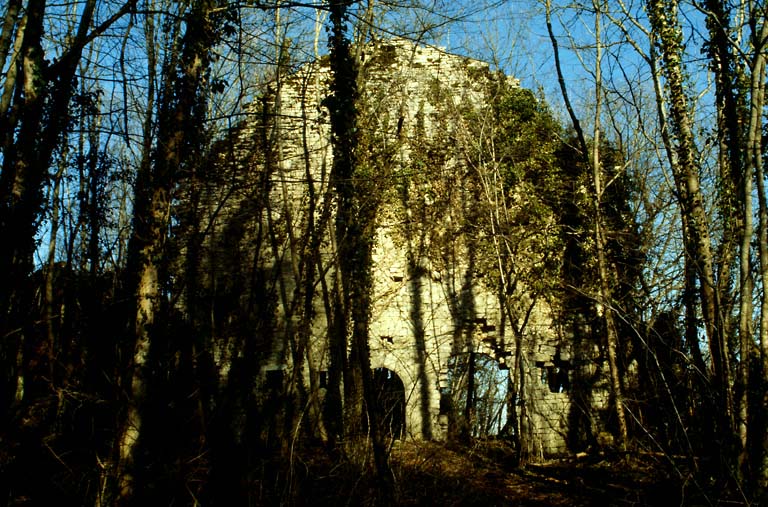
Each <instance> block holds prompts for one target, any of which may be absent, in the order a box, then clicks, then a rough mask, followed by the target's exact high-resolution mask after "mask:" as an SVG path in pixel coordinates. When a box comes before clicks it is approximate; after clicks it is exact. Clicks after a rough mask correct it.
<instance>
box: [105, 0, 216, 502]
mask: <svg viewBox="0 0 768 507" xmlns="http://www.w3.org/2000/svg"><path fill="white" fill-rule="evenodd" d="M218 7H219V5H218V2H217V1H216V0H197V1H195V2H194V3H193V5H192V6H191V7H190V9H189V10H188V11H187V12H185V13H183V14H182V16H180V17H179V22H180V20H181V19H182V18H184V19H185V21H186V30H185V32H184V35H183V37H181V39H178V40H176V42H175V44H174V47H173V48H171V50H170V51H171V52H170V55H169V58H170V60H169V61H168V63H167V66H166V74H165V75H164V76H163V82H164V93H163V101H162V102H160V103H159V113H158V139H157V144H156V147H155V150H154V153H153V156H152V157H151V160H150V159H149V158H145V160H144V162H143V164H142V168H141V172H140V174H139V175H138V177H137V181H136V188H135V204H134V212H133V217H134V218H133V234H132V237H131V242H130V245H129V253H128V257H129V258H128V276H129V277H130V281H129V283H128V290H129V291H130V293H131V295H132V297H133V298H134V301H135V306H134V310H133V311H132V315H131V318H132V319H133V322H131V323H130V325H131V329H132V338H133V354H132V362H131V374H130V385H129V386H126V387H127V391H128V392H129V395H130V398H129V403H128V408H127V413H126V417H125V420H124V422H123V427H122V428H121V431H120V434H119V437H118V443H117V445H118V456H119V457H118V470H117V492H116V497H117V503H118V504H120V505H123V504H126V503H128V502H130V501H131V499H132V497H133V495H134V493H135V489H136V483H135V479H136V478H135V472H136V470H135V466H136V463H135V460H136V451H137V444H138V442H139V439H140V437H141V434H142V411H143V408H144V406H143V405H144V402H145V400H146V397H147V388H148V381H149V380H150V378H149V377H150V369H149V366H150V365H149V356H150V351H151V349H152V348H153V347H157V346H158V345H159V344H157V343H154V342H153V336H155V334H156V331H157V329H158V328H159V326H161V320H160V319H161V317H162V316H161V315H160V314H159V313H158V312H159V310H160V308H161V306H160V305H161V296H162V295H161V265H162V263H163V259H164V257H165V243H166V235H167V228H168V223H169V219H170V204H171V195H172V192H173V190H174V188H175V185H176V184H177V182H178V181H179V178H180V174H181V170H182V168H184V167H187V166H188V165H190V164H194V163H195V157H196V155H195V150H199V149H200V146H199V145H198V144H197V143H198V142H199V141H200V139H199V138H198V133H199V132H200V131H201V130H202V128H203V126H202V120H203V118H202V116H201V115H202V114H203V112H204V111H205V108H204V107H200V105H201V102H202V101H204V100H205V97H204V96H203V95H202V94H201V91H203V90H204V83H205V80H204V78H205V77H206V73H207V72H208V69H209V65H210V63H211V55H210V51H211V48H212V46H213V44H214V42H215V38H216V34H217V31H218V30H219V28H220V27H218V26H216V25H215V23H216V20H217V17H216V16H214V15H213V14H214V12H215V10H216V9H217V8H218ZM151 17H152V15H151V14H150V18H151ZM177 26H179V25H177ZM152 35H153V34H152V33H148V34H147V38H148V39H151V38H152ZM150 63H151V62H150ZM148 114H149V113H148ZM147 122H148V124H149V117H148V120H147ZM148 130H149V129H146V130H145V135H147V134H149V132H148ZM150 139H151V138H149V137H148V138H145V140H144V141H145V143H148V142H150ZM148 146H149V145H148V144H145V148H148ZM190 146H191V147H192V150H190V149H189V147H190ZM145 156H147V152H146V151H145Z"/></svg>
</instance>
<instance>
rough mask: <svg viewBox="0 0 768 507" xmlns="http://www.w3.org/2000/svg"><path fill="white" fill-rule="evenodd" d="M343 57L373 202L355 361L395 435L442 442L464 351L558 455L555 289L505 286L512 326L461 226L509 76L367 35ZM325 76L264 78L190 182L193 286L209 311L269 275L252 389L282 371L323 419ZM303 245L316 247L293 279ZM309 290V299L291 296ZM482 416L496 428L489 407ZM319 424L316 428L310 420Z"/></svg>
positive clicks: (222, 353)
mask: <svg viewBox="0 0 768 507" xmlns="http://www.w3.org/2000/svg"><path fill="white" fill-rule="evenodd" d="M358 56H359V60H360V79H359V82H360V88H361V101H360V106H359V109H360V114H361V120H360V128H361V130H362V134H361V138H362V144H363V146H364V147H365V152H364V153H363V154H362V159H363V161H364V163H365V164H366V167H367V168H368V171H369V172H370V175H371V176H370V177H371V178H373V179H375V181H376V185H375V187H376V188H379V189H380V190H381V195H379V196H375V198H377V199H380V202H381V203H382V204H381V205H380V209H379V212H378V215H377V228H376V233H375V237H376V243H375V250H374V256H373V260H374V267H373V268H374V276H375V280H374V294H373V301H374V303H373V311H372V315H371V326H370V348H371V367H372V368H373V369H374V372H375V376H376V379H377V382H378V383H379V385H380V386H382V393H383V394H382V396H385V397H387V399H388V401H386V403H385V404H386V407H387V408H388V410H389V411H390V414H389V421H390V424H391V425H392V426H393V433H394V434H395V435H396V436H398V435H404V436H407V437H412V438H429V439H442V438H445V437H446V436H447V434H448V432H449V430H450V425H451V423H452V421H451V418H450V413H451V410H453V411H454V412H455V411H457V410H458V409H459V408H460V407H459V408H457V407H453V409H451V407H450V405H451V403H452V402H453V403H454V404H455V402H456V399H457V398H456V391H457V390H460V389H464V388H465V387H462V386H466V376H467V371H470V372H471V371H473V370H472V369H469V370H468V369H467V366H466V364H467V363H466V361H467V359H466V358H472V360H473V361H474V360H475V358H476V357H478V356H481V355H482V357H483V358H486V361H487V362H488V361H489V362H490V363H492V364H493V365H494V366H495V367H496V368H498V369H499V370H500V371H502V372H503V373H504V374H505V376H503V377H498V378H503V379H505V380H504V381H502V383H503V382H507V381H508V380H507V379H511V382H512V383H513V384H515V385H516V392H517V398H518V399H517V400H516V399H512V400H507V402H505V403H506V405H507V406H506V407H505V408H504V412H503V413H504V417H506V414H508V410H509V407H512V406H517V409H516V410H517V415H518V417H520V418H521V428H519V429H518V430H517V431H525V432H527V434H528V436H529V439H530V440H531V441H533V449H534V452H539V453H542V454H551V453H559V452H563V451H565V450H566V442H567V438H568V431H569V427H568V425H569V415H570V413H571V411H572V409H573V407H572V401H571V397H570V395H569V393H568V390H569V387H570V386H569V371H570V370H571V369H572V368H574V367H575V365H576V363H577V361H575V360H574V354H575V353H576V351H574V350H573V347H572V346H571V341H570V340H569V339H568V338H566V337H565V336H564V333H563V331H562V330H561V329H559V327H558V325H557V323H556V315H557V313H558V312H559V311H560V310H559V308H557V301H553V300H551V299H550V300H545V299H541V300H538V299H536V298H535V297H533V296H528V295H526V289H525V287H524V286H522V285H521V286H520V287H518V289H517V290H518V291H520V294H521V295H520V297H519V300H520V301H521V303H520V304H521V307H522V306H525V305H527V306H525V308H526V309H525V311H524V312H522V313H524V314H525V315H524V318H525V331H524V333H522V332H521V333H520V335H519V336H518V335H514V334H513V333H512V332H511V329H512V328H513V326H511V325H510V322H509V319H510V318H511V317H514V318H516V319H517V318H520V319H522V318H523V316H522V313H521V315H519V316H518V315H517V314H514V313H512V310H509V309H508V310H507V313H506V314H505V313H503V312H502V308H501V307H500V298H499V294H498V287H497V284H496V282H495V280H494V275H493V274H492V273H493V255H492V254H489V252H488V248H490V247H487V246H483V245H485V244H486V243H488V244H490V245H492V238H491V239H489V238H490V233H489V232H488V231H484V230H480V228H479V227H477V226H476V224H478V223H480V222H481V221H482V220H483V218H482V217H481V216H479V214H481V213H484V211H483V210H485V209H486V207H485V206H480V205H479V203H480V202H485V201H486V200H487V199H486V197H487V196H485V195H484V193H483V188H484V187H483V186H482V185H481V184H469V183H467V182H468V181H469V180H472V181H481V183H482V180H477V177H476V176H475V175H474V172H475V171H477V170H478V168H477V167H476V165H477V163H478V162H477V160H479V159H478V158H477V157H476V155H475V151H476V150H475V148H474V147H473V146H475V142H476V141H477V136H478V135H482V134H479V133H482V132H483V122H491V121H492V117H491V115H490V112H489V111H490V108H489V104H491V103H492V102H493V98H494V94H497V93H499V90H501V89H504V88H505V87H507V88H508V87H516V86H518V85H517V83H516V81H515V80H514V79H512V78H510V77H508V76H505V75H503V74H502V73H499V72H493V71H491V70H490V69H489V66H488V65H487V64H485V63H482V62H479V61H476V60H472V59H468V58H464V57H459V56H456V55H452V54H448V53H446V52H445V51H443V50H441V49H439V48H435V47H428V46H421V45H416V44H414V43H412V42H409V41H405V40H389V41H382V42H378V43H375V44H372V45H370V46H366V47H365V48H362V49H361V50H360V53H359V55H358ZM329 79H330V71H329V67H328V65H327V61H325V60H323V59H320V60H319V61H317V62H314V63H311V64H307V65H304V66H302V67H301V68H299V69H298V71H296V72H295V73H292V74H290V75H288V76H282V77H280V78H279V79H276V80H275V81H274V82H273V83H272V85H271V89H270V90H269V92H268V93H266V94H265V95H264V97H262V98H261V99H260V100H258V101H255V102H254V104H253V105H252V106H251V108H250V111H249V112H250V119H249V120H247V121H245V122H244V123H243V124H241V125H240V126H239V127H238V128H237V129H234V130H233V131H232V133H231V135H230V139H229V143H228V144H227V145H226V148H222V149H221V152H220V153H219V154H218V155H217V157H218V158H217V163H216V165H217V166H218V167H217V169H216V171H215V174H216V175H215V177H212V178H210V181H209V182H208V183H207V185H208V188H207V190H206V191H205V193H204V200H205V203H206V204H205V205H206V206H207V209H208V210H209V213H210V214H211V216H212V217H213V218H212V220H211V225H210V227H209V230H208V232H209V234H208V239H207V240H206V246H205V250H206V259H207V260H206V261H205V262H204V265H203V266H201V272H203V273H205V278H206V280H207V282H206V283H207V284H208V286H209V287H210V289H209V290H211V291H214V290H218V291H219V292H218V293H220V294H226V297H224V296H217V297H221V298H222V303H221V305H225V304H233V303H232V302H236V304H243V305H244V304H245V303H244V302H243V301H242V297H241V296H240V295H239V294H238V291H239V290H241V289H238V287H240V285H238V283H241V284H249V283H250V284H256V283H257V282H255V281H253V280H256V279H257V278H258V280H261V281H259V282H258V283H261V284H262V285H264V286H265V287H267V288H266V289H265V290H264V295H263V297H262V300H260V301H257V302H256V303H253V302H251V303H250V304H251V305H252V306H253V305H254V304H255V305H256V306H259V305H260V307H264V308H266V309H265V310H262V311H263V312H266V313H269V315H271V316H272V317H273V318H274V325H272V326H269V329H266V328H260V329H257V330H254V333H262V334H268V335H269V336H270V338H269V339H268V340H266V339H265V340H260V341H259V342H258V343H259V345H258V346H259V347H260V353H261V356H260V357H262V358H263V360H261V362H260V365H259V367H260V369H261V379H262V381H263V386H262V387H261V388H263V389H278V388H279V387H280V386H283V385H285V384H286V383H287V381H288V380H289V379H292V380H293V381H294V383H295V381H299V382H300V383H303V385H304V386H305V387H304V389H305V390H306V392H305V393H304V394H303V396H304V399H306V406H305V407H299V409H300V410H306V411H307V412H309V413H310V414H314V418H313V420H316V421H321V419H322V418H321V417H320V416H319V414H320V412H321V411H322V400H323V395H324V386H325V385H326V382H327V371H328V364H329V363H328V361H329V359H328V341H327V336H328V325H329V317H328V313H329V308H330V307H331V306H332V305H333V301H332V299H331V298H332V295H331V292H332V291H331V287H332V286H333V283H334V277H335V276H337V275H336V271H335V268H334V256H335V245H334V240H333V237H332V236H333V234H332V228H331V227H329V224H330V223H332V221H331V217H332V215H333V210H334V202H333V199H332V192H330V191H329V171H330V168H331V165H332V153H331V145H330V127H329V123H328V112H327V108H326V107H327V102H326V98H327V96H328V94H329V92H328V83H329ZM372 198H374V196H372ZM313 242H314V243H313ZM312 245H314V246H315V247H316V248H315V250H314V251H315V252H316V253H317V255H316V258H314V259H313V266H314V270H313V272H312V273H311V274H307V273H305V271H304V267H305V266H306V265H307V263H306V261H305V259H306V257H305V256H306V255H311V254H312V251H311V247H312ZM307 252H309V254H308V253H307ZM491 253H492V252H491ZM489 259H491V260H490V261H489ZM519 262H521V263H524V262H526V260H525V259H524V258H522V257H521V259H520V260H519ZM246 265H250V266H258V276H252V277H251V280H250V281H249V280H245V281H241V282H238V283H236V282H233V280H240V279H241V278H245V275H244V274H243V273H244V271H243V268H242V266H246ZM254 272H256V271H254ZM259 277H261V278H259ZM215 287H219V289H214V288H215ZM224 288H226V290H225V289H224ZM310 291H311V292H312V293H313V294H314V297H313V298H311V301H312V304H311V308H307V307H306V306H304V305H303V304H302V303H301V301H302V299H301V298H302V297H303V296H304V295H306V294H307V293H308V292H310ZM266 300H269V304H268V305H267V304H266V303H265V302H264V301H266ZM227 302H229V303H227ZM523 303H525V305H523ZM505 315H506V316H505ZM520 329H522V326H520ZM302 337H306V338H307V339H303V338H302ZM217 343H218V345H217V350H216V351H215V355H216V358H217V362H218V364H219V365H220V368H221V369H222V372H223V373H222V375H224V374H225V373H226V370H227V364H228V358H232V357H235V356H237V354H239V353H240V352H239V351H238V350H235V348H234V346H233V345H232V344H231V343H230V342H229V341H228V340H227V336H226V333H225V332H223V333H221V338H220V339H219V340H218V341H217ZM462 365H463V366H462ZM265 386H266V387H265ZM502 387H503V386H502ZM465 398H466V397H465ZM465 398H464V399H465ZM590 403H592V404H593V407H592V408H594V410H601V409H603V408H604V405H605V403H606V400H605V399H604V397H601V396H593V397H592V400H591V401H590ZM521 412H522V413H523V415H520V414H521ZM498 417H499V421H500V422H501V423H503V422H504V421H503V420H502V414H501V412H500V413H499V416H498ZM317 431H318V432H322V431H324V430H323V428H322V423H318V427H317Z"/></svg>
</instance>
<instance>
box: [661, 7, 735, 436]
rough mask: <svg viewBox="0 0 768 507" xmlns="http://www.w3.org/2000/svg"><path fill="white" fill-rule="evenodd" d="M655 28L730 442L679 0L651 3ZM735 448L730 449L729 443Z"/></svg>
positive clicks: (727, 378) (727, 376) (722, 342)
mask: <svg viewBox="0 0 768 507" xmlns="http://www.w3.org/2000/svg"><path fill="white" fill-rule="evenodd" d="M647 10H648V14H649V18H650V21H651V27H652V30H653V31H654V32H655V34H656V36H657V37H658V39H657V40H658V44H659V48H660V50H661V56H662V59H663V66H662V69H661V70H662V73H663V74H664V77H665V78H666V87H667V90H668V93H669V97H670V110H671V116H670V126H671V129H672V133H673V135H674V137H675V141H676V146H675V158H674V160H672V161H671V165H672V170H673V173H674V178H675V182H676V185H677V186H678V188H679V189H681V190H682V191H681V192H680V208H681V213H682V215H683V216H684V223H686V224H687V227H686V228H685V230H684V237H685V241H684V243H685V249H686V255H687V256H690V258H691V261H692V263H693V266H694V267H695V269H696V273H697V276H698V281H699V299H700V301H701V310H702V318H703V323H704V328H705V331H706V336H707V339H708V341H709V349H710V353H711V357H712V359H711V365H712V384H713V388H714V390H715V396H716V398H717V400H718V402H717V406H718V407H719V415H720V417H719V421H718V425H719V431H718V434H720V435H723V436H726V438H727V439H729V440H730V438H731V437H730V435H732V434H733V431H732V429H733V426H734V424H733V416H734V412H733V396H732V392H731V389H730V384H731V372H730V366H729V362H728V346H727V341H726V339H725V336H723V326H722V325H721V323H722V318H721V315H720V313H719V305H718V299H717V297H718V294H717V290H716V283H715V275H714V259H713V255H712V248H711V244H710V237H709V223H708V219H707V215H706V210H705V208H704V200H703V197H702V192H701V186H700V182H699V174H698V165H697V160H698V154H697V152H696V147H695V143H694V136H693V128H692V125H693V123H692V118H691V112H690V107H689V106H688V98H687V96H686V93H685V90H686V87H685V79H684V77H683V76H684V71H683V63H682V57H683V48H682V42H681V37H682V32H681V29H680V26H679V23H678V20H677V0H648V2H647ZM728 447H729V448H730V445H728Z"/></svg>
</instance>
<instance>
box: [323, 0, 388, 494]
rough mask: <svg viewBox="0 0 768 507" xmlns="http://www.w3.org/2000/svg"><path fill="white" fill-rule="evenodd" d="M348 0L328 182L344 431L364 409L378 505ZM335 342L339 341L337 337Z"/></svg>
mask: <svg viewBox="0 0 768 507" xmlns="http://www.w3.org/2000/svg"><path fill="white" fill-rule="evenodd" d="M347 5H348V2H346V1H341V0H332V1H331V2H330V21H331V33H330V50H331V71H332V73H333V80H332V83H331V90H332V93H333V95H332V97H331V104H330V111H331V114H330V118H331V131H332V143H333V172H332V176H331V180H332V183H333V185H334V188H335V190H336V195H337V199H338V201H337V202H338V208H337V211H336V242H337V245H338V255H339V269H340V272H341V289H342V297H341V300H342V302H343V308H344V309H345V311H344V312H342V313H341V314H337V316H338V317H342V318H343V322H337V323H336V326H337V327H336V332H337V333H342V332H345V333H346V329H347V322H349V323H350V325H351V328H352V329H351V343H350V354H349V360H348V364H347V365H346V366H347V369H346V370H345V375H344V399H345V407H344V411H345V413H346V414H347V417H346V420H347V425H348V427H347V428H346V429H347V430H348V431H351V434H352V436H354V435H355V433H356V431H355V428H360V427H361V424H362V417H363V415H364V414H365V411H367V416H368V420H369V424H368V431H369V433H370V437H371V441H372V444H373V459H374V465H375V469H376V475H377V476H378V480H379V485H380V490H379V491H380V496H379V498H378V501H379V503H380V504H381V505H387V504H391V503H393V501H394V483H393V477H392V472H391V470H390V467H389V458H388V449H387V445H386V442H385V439H386V436H385V434H384V431H383V423H382V421H383V417H382V416H381V414H380V407H379V404H378V402H377V399H376V393H375V392H374V388H373V376H372V373H371V364H370V351H369V342H368V338H369V319H370V311H371V292H372V290H373V277H372V273H371V268H372V252H373V240H374V227H375V217H376V206H377V202H376V199H375V196H371V195H365V194H363V190H362V187H361V186H360V185H359V183H358V184H356V180H355V178H354V176H355V172H356V170H357V169H358V168H357V161H358V158H357V157H358V155H357V149H358V132H357V127H358V126H357V104H356V101H357V98H358V91H357V65H356V62H355V61H354V59H353V58H352V55H351V52H350V43H349V40H348V39H347V36H346V34H345V32H346V22H347V16H348V14H347V10H346V9H347ZM336 340H338V341H340V342H343V339H341V337H340V336H338V337H336Z"/></svg>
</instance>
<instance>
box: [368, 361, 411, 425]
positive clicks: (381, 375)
mask: <svg viewBox="0 0 768 507" xmlns="http://www.w3.org/2000/svg"><path fill="white" fill-rule="evenodd" d="M373 385H374V389H375V392H376V398H377V401H378V402H379V407H381V410H382V413H383V414H384V428H385V431H386V432H387V433H388V434H389V435H390V436H391V437H392V438H402V436H403V435H404V434H405V387H404V386H403V381H402V380H400V377H398V376H397V374H396V373H395V372H393V371H392V370H388V369H387V368H376V369H374V370H373Z"/></svg>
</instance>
